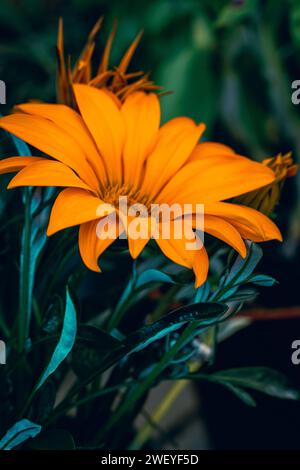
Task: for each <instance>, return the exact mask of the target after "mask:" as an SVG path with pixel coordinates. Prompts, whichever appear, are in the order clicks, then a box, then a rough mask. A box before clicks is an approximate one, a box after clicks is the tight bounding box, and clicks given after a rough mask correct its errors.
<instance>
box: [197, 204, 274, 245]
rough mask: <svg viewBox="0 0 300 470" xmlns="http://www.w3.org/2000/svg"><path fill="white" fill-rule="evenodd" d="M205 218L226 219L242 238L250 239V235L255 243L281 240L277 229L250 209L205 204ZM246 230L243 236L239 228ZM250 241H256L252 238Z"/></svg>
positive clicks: (272, 223) (265, 217) (262, 215)
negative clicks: (210, 216)
mask: <svg viewBox="0 0 300 470" xmlns="http://www.w3.org/2000/svg"><path fill="white" fill-rule="evenodd" d="M204 214H205V217H206V216H207V215H214V216H217V217H221V218H224V219H226V220H227V221H228V222H230V223H231V224H232V225H234V226H235V227H236V228H237V230H239V232H240V234H241V235H242V237H243V238H248V236H250V237H251V234H252V235H253V236H255V237H256V238H257V241H267V240H279V241H281V240H282V236H281V233H280V231H279V229H278V227H277V226H276V225H275V224H274V222H272V220H270V219H269V218H268V217H267V216H265V215H264V214H262V213H261V212H258V211H256V210H255V209H252V208H250V207H246V206H242V205H238V204H230V203H228V202H217V203H207V204H205V206H204ZM243 227H244V228H246V229H247V230H248V232H247V235H248V236H244V233H243V230H241V228H243ZM249 239H250V240H253V241H256V240H255V239H254V238H253V237H252V238H249Z"/></svg>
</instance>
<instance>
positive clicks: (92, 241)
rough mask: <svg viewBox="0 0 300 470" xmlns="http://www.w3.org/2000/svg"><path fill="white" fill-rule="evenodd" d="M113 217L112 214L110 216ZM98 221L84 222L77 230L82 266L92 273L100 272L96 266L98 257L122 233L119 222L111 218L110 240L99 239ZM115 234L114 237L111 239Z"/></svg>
mask: <svg viewBox="0 0 300 470" xmlns="http://www.w3.org/2000/svg"><path fill="white" fill-rule="evenodd" d="M111 215H114V214H111ZM98 223H99V220H94V221H92V222H86V223H85V224H81V225H80V228H79V239H78V244H79V251H80V255H81V257H82V260H83V262H84V264H85V265H86V266H87V267H88V268H89V269H91V270H92V271H96V272H100V268H99V266H98V258H99V256H100V255H101V254H102V253H103V252H104V251H105V250H106V249H107V248H108V247H109V246H110V245H111V244H112V243H113V242H114V241H115V240H116V239H117V238H118V237H119V235H120V233H121V232H122V228H121V227H120V224H121V222H119V221H118V220H117V218H116V217H115V218H113V217H112V218H111V225H110V228H111V230H112V231H111V232H110V233H111V234H112V238H108V237H106V238H104V239H100V238H99V237H98V235H97V227H98ZM113 232H115V237H113Z"/></svg>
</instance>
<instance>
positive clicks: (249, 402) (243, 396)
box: [218, 381, 256, 406]
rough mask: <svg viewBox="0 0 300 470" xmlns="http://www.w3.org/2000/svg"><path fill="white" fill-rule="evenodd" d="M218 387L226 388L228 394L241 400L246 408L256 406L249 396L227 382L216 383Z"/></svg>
mask: <svg viewBox="0 0 300 470" xmlns="http://www.w3.org/2000/svg"><path fill="white" fill-rule="evenodd" d="M218 383H219V384H220V385H223V386H224V387H225V388H227V389H228V390H229V391H230V392H232V393H233V394H234V395H235V396H236V397H237V398H239V399H240V400H242V401H243V402H244V403H245V404H246V405H248V406H256V402H255V400H254V399H253V398H252V397H251V395H250V394H249V393H248V392H246V391H245V390H243V389H242V388H240V387H237V386H236V385H232V384H231V383H229V382H222V381H220V382H218Z"/></svg>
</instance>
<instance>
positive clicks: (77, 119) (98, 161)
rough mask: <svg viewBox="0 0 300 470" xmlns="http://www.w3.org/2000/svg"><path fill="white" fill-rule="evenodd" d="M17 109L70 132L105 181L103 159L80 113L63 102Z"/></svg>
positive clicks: (28, 105) (30, 105)
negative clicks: (44, 119)
mask: <svg viewBox="0 0 300 470" xmlns="http://www.w3.org/2000/svg"><path fill="white" fill-rule="evenodd" d="M17 109H18V110H20V111H22V112H24V113H27V114H32V115H35V116H40V117H42V118H46V119H50V121H52V122H53V123H55V124H56V125H57V126H59V127H60V128H61V129H63V131H64V132H66V133H68V134H70V135H71V136H72V137H73V138H74V140H75V141H76V143H77V145H78V146H79V147H80V149H81V151H82V152H83V153H84V154H85V157H86V160H87V161H88V162H89V161H90V162H91V165H92V168H93V169H94V170H95V173H96V175H97V177H98V179H99V180H100V181H104V179H105V169H104V163H103V160H102V158H101V156H100V154H99V152H98V150H97V147H96V145H95V142H94V141H93V138H92V136H91V134H90V133H89V130H88V129H87V127H86V125H85V123H84V121H83V119H82V117H81V116H80V114H78V113H76V111H74V110H73V109H72V108H70V107H69V106H65V105H63V104H48V103H26V104H20V105H18V106H17Z"/></svg>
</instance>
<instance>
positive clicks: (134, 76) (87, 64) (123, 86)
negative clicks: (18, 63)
mask: <svg viewBox="0 0 300 470" xmlns="http://www.w3.org/2000/svg"><path fill="white" fill-rule="evenodd" d="M102 23H103V18H100V19H99V20H98V21H97V23H96V24H95V26H94V27H93V29H92V30H91V32H90V34H89V36H88V39H87V42H86V44H85V46H84V48H83V50H82V52H81V54H80V56H79V58H78V60H77V62H76V64H75V66H74V67H73V68H72V67H71V65H70V60H68V62H67V63H66V60H65V53H64V38H63V22H62V19H60V20H59V26H58V37H57V60H58V70H57V97H58V102H60V103H65V104H68V105H70V106H73V107H75V106H76V100H75V97H74V92H73V84H75V83H84V84H89V85H92V86H94V87H96V88H103V89H105V90H106V91H107V92H111V93H113V94H114V95H115V96H116V97H117V98H118V99H120V100H121V101H123V100H124V99H125V98H126V97H127V96H129V95H130V94H131V93H133V92H134V91H141V90H144V91H151V90H152V91H153V90H158V89H160V87H159V86H157V85H155V84H154V82H152V81H151V80H150V79H149V74H145V73H144V72H141V71H137V72H132V73H128V72H127V69H128V66H129V64H130V61H131V58H132V56H133V54H134V52H135V50H136V48H137V46H138V44H139V42H140V39H141V36H142V33H139V34H138V35H137V37H136V38H135V39H134V41H133V42H132V44H130V46H129V47H128V49H127V51H126V52H125V54H124V55H123V57H122V59H121V61H120V63H119V65H117V66H115V67H113V68H112V67H110V65H109V58H110V52H111V47H112V43H113V40H114V37H115V35H116V31H117V23H116V22H115V23H114V26H113V28H112V30H111V33H110V35H109V37H108V39H107V42H106V45H105V47H104V51H103V53H102V57H101V59H100V61H99V65H98V69H97V71H96V73H95V74H93V72H92V58H93V54H94V50H95V45H96V43H95V38H96V35H97V33H98V32H99V30H100V28H101V26H102Z"/></svg>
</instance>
